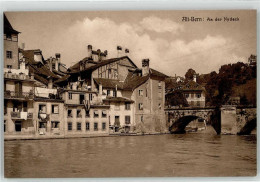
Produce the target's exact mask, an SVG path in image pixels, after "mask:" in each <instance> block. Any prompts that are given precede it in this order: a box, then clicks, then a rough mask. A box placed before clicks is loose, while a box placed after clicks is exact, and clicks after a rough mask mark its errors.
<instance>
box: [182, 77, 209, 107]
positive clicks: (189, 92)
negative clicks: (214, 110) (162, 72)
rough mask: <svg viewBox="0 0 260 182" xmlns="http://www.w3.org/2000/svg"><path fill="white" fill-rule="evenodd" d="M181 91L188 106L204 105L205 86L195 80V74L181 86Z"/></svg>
mask: <svg viewBox="0 0 260 182" xmlns="http://www.w3.org/2000/svg"><path fill="white" fill-rule="evenodd" d="M182 92H183V94H184V96H185V98H186V100H187V102H188V104H189V106H190V107H205V102H206V99H205V88H204V87H203V86H201V85H200V84H198V83H197V82H196V76H194V79H193V80H190V81H188V83H186V84H185V85H184V86H183V87H182Z"/></svg>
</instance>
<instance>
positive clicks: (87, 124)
mask: <svg viewBox="0 0 260 182" xmlns="http://www.w3.org/2000/svg"><path fill="white" fill-rule="evenodd" d="M89 128H90V127H89V122H86V131H89Z"/></svg>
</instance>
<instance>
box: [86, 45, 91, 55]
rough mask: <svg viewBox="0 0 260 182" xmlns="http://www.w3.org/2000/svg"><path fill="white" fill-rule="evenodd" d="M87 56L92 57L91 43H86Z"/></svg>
mask: <svg viewBox="0 0 260 182" xmlns="http://www.w3.org/2000/svg"><path fill="white" fill-rule="evenodd" d="M87 57H89V58H92V45H88V55H87Z"/></svg>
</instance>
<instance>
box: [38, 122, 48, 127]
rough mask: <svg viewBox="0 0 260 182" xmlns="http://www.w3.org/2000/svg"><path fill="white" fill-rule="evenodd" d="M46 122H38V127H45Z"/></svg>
mask: <svg viewBox="0 0 260 182" xmlns="http://www.w3.org/2000/svg"><path fill="white" fill-rule="evenodd" d="M46 125H47V123H46V122H39V128H46Z"/></svg>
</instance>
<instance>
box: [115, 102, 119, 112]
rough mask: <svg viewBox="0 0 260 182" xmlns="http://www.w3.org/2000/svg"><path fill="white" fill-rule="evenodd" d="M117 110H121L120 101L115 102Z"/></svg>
mask: <svg viewBox="0 0 260 182" xmlns="http://www.w3.org/2000/svg"><path fill="white" fill-rule="evenodd" d="M115 110H116V111H119V110H120V104H119V103H116V104H115Z"/></svg>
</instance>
